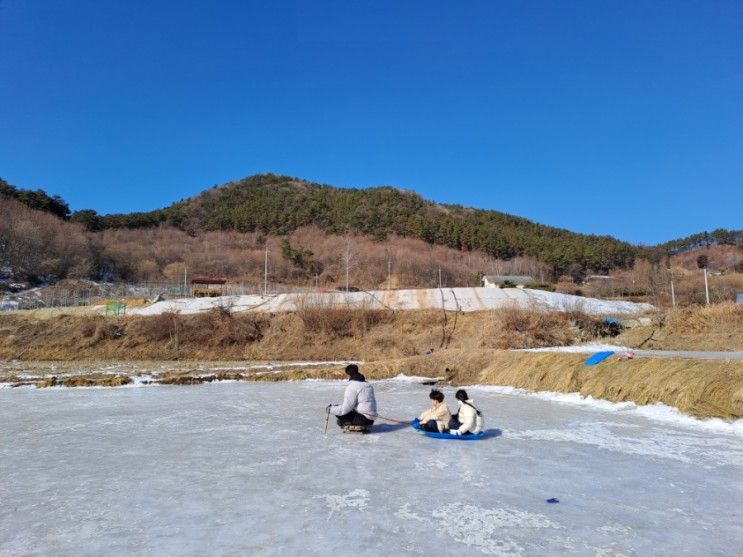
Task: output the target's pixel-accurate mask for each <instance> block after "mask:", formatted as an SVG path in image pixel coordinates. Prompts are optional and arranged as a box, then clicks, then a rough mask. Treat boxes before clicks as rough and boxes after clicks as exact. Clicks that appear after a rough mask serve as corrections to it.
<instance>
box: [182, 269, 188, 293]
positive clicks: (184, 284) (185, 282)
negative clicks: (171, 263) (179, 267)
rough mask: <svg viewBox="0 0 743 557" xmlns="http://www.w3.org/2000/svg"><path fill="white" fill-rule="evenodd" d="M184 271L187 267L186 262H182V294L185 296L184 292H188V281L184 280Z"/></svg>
mask: <svg viewBox="0 0 743 557" xmlns="http://www.w3.org/2000/svg"><path fill="white" fill-rule="evenodd" d="M186 273H187V268H186V264H185V263H184V264H183V295H184V296H186V292H188V281H187V280H186Z"/></svg>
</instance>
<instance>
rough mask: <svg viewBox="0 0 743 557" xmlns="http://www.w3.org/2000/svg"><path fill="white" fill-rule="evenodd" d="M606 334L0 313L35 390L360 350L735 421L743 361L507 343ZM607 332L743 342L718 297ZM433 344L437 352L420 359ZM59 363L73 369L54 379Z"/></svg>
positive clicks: (381, 359)
mask: <svg viewBox="0 0 743 557" xmlns="http://www.w3.org/2000/svg"><path fill="white" fill-rule="evenodd" d="M602 332H605V331H604V329H603V327H602V324H601V322H600V320H598V319H596V318H591V317H587V316H585V315H565V314H558V313H542V312H538V311H524V310H515V309H509V310H500V311H493V312H479V313H468V314H453V313H447V314H444V313H442V312H440V311H438V312H436V311H418V312H394V313H393V312H384V311H372V310H366V309H363V308H361V309H356V310H352V309H341V308H327V307H325V308H321V307H306V308H303V309H302V310H301V311H299V312H297V313H286V314H273V315H272V314H259V313H246V314H235V315H230V314H229V313H227V312H220V311H213V312H209V313H205V314H200V315H191V316H184V315H177V314H163V315H159V316H153V317H119V318H104V317H102V316H92V315H57V316H54V317H50V318H49V319H45V320H40V319H38V318H36V317H34V316H30V315H25V314H23V313H21V312H19V313H16V314H10V313H7V314H3V315H0V359H3V360H6V361H11V360H23V361H24V362H26V363H24V364H6V365H5V366H3V367H5V368H6V371H5V372H0V380H4V381H6V382H8V381H10V382H13V381H15V382H17V383H24V382H29V381H34V382H38V384H39V386H47V385H53V384H66V385H69V386H76V385H91V384H106V385H112V386H115V385H117V384H125V383H126V382H128V381H130V377H131V376H133V375H136V374H138V373H143V372H147V373H151V374H152V375H153V379H154V380H155V381H157V382H161V383H177V384H191V383H199V382H203V381H212V380H219V379H241V380H282V379H301V378H309V377H337V378H340V377H341V376H342V371H341V369H340V367H339V366H324V367H309V366H306V367H299V368H296V367H292V368H289V367H285V368H282V367H280V366H279V367H277V368H275V369H274V370H273V371H272V372H259V371H255V370H251V369H249V368H248V367H247V366H246V365H245V364H244V361H245V360H250V361H272V362H280V361H291V360H339V359H358V360H364V361H365V362H367V363H366V364H365V365H364V372H365V373H366V374H367V376H368V377H370V378H383V377H390V376H394V375H396V374H398V373H408V374H417V375H425V376H433V377H444V378H445V380H447V381H451V382H452V383H454V384H472V383H480V384H497V385H510V386H514V387H522V388H527V389H533V390H552V391H562V392H580V393H582V394H584V395H591V396H593V397H596V398H603V399H607V400H612V401H628V400H631V401H634V402H637V403H639V404H646V403H652V402H663V403H665V404H668V405H671V406H675V407H678V408H679V409H681V410H683V411H685V412H688V413H691V414H694V415H697V416H718V417H724V418H739V417H743V362H740V361H693V360H688V359H647V358H637V359H634V360H629V361H618V360H617V359H616V358H612V359H610V360H607V361H606V362H603V363H602V364H600V365H598V366H594V367H586V366H585V365H584V364H583V360H584V359H585V356H579V355H570V354H544V353H519V352H507V351H505V349H508V348H526V347H539V346H553V345H561V344H572V343H576V342H580V341H586V340H599V341H602V340H609V339H606V338H601V336H600V335H601V333H602ZM611 341H612V342H613V343H616V344H623V345H626V346H632V347H641V348H655V349H685V350H735V349H737V350H741V349H743V307H739V306H735V305H732V304H723V305H717V306H711V307H709V308H693V309H685V310H678V311H674V312H670V313H667V314H662V315H658V316H655V317H654V319H653V325H651V326H649V327H638V328H634V329H630V330H628V331H626V332H625V333H623V334H622V335H621V336H620V337H618V338H616V339H611ZM431 348H432V349H433V354H432V355H421V354H422V353H423V352H425V351H427V350H429V349H431ZM42 360H45V361H49V360H54V361H56V362H68V364H66V365H65V364H61V365H60V364H59V363H58V364H56V365H57V368H56V369H57V371H55V372H52V371H50V370H49V369H48V366H44V365H41V364H33V363H31V362H33V361H42ZM156 360H157V361H171V362H172V361H177V364H176V365H175V366H173V365H170V366H165V367H164V368H161V366H159V365H155V364H151V363H148V362H152V361H156ZM83 361H87V362H90V363H89V364H88V365H86V366H85V367H88V368H89V369H91V370H95V369H100V365H99V364H92V362H107V363H110V362H141V363H139V364H129V365H128V368H127V370H126V371H122V372H121V373H119V374H115V375H112V374H110V373H108V374H100V373H97V374H96V373H92V372H91V373H78V374H75V373H73V372H72V371H73V370H74V369H80V367H81V363H80V362H83ZM208 361H212V362H217V361H222V362H224V361H239V362H243V363H242V364H236V365H233V366H229V369H225V367H227V366H221V367H222V369H217V368H219V367H220V366H214V365H212V366H208V365H206V366H205V365H204V364H203V362H208ZM73 362H74V364H73ZM193 362H199V363H193ZM173 367H177V368H178V370H177V371H174V370H173V369H172V368H173ZM63 368H67V369H68V373H64V374H60V373H59V370H60V369H63ZM168 368H171V369H168ZM20 369H23V370H29V369H37V370H38V372H39V375H38V378H37V379H31V380H29V379H25V380H24V379H22V378H20V377H19V376H18V374H17V373H16V372H17V371H18V370H20ZM53 373H57V374H58V375H59V376H57V375H53ZM3 375H4V377H3ZM52 376H54V377H56V378H55V379H52Z"/></svg>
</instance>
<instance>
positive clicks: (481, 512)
mask: <svg viewBox="0 0 743 557" xmlns="http://www.w3.org/2000/svg"><path fill="white" fill-rule="evenodd" d="M432 516H433V517H434V518H438V519H439V520H440V523H439V527H438V528H439V530H440V531H443V532H446V533H447V534H449V536H451V537H452V538H453V539H454V540H455V541H457V542H459V543H463V544H465V545H467V546H469V547H476V548H478V549H479V550H480V551H481V552H483V553H486V554H489V555H514V554H515V555H521V554H523V552H524V548H523V547H521V546H519V545H518V544H517V543H516V542H515V541H513V540H512V539H509V538H507V537H501V536H502V533H503V530H504V529H506V528H562V526H560V525H559V524H557V523H555V522H552V521H551V520H550V519H548V518H547V517H546V516H544V515H541V514H535V513H530V512H527V511H520V510H517V509H505V508H498V509H484V508H480V507H476V506H474V505H467V504H465V503H452V504H450V505H447V506H445V507H443V508H441V509H437V510H435V511H433V513H432ZM496 535H498V536H497V537H496Z"/></svg>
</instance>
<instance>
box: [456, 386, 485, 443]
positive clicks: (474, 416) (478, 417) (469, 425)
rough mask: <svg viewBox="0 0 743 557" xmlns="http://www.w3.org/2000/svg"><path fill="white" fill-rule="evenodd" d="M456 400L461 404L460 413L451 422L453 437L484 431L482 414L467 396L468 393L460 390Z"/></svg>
mask: <svg viewBox="0 0 743 557" xmlns="http://www.w3.org/2000/svg"><path fill="white" fill-rule="evenodd" d="M454 398H456V399H457V403H459V412H457V414H456V415H455V417H453V418H452V419H451V421H450V422H449V433H451V434H452V435H467V434H470V433H480V432H481V431H482V426H483V420H482V414H481V413H480V411H479V410H478V409H477V407H475V404H474V403H473V402H472V400H470V398H469V397H468V396H467V391H465V390H464V389H459V390H458V391H457V392H456V394H455V395H454Z"/></svg>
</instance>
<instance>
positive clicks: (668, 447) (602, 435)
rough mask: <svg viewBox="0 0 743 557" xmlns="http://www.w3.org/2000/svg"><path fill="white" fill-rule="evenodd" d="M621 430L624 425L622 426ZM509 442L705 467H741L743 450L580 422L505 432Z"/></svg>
mask: <svg viewBox="0 0 743 557" xmlns="http://www.w3.org/2000/svg"><path fill="white" fill-rule="evenodd" d="M622 427H624V425H623V426H622ZM507 435H508V437H509V438H511V439H522V440H529V441H557V442H569V443H577V444H582V445H592V446H595V447H598V448H601V449H604V450H608V451H612V452H617V453H622V454H635V455H640V456H646V457H653V458H660V459H665V460H675V461H678V462H683V463H691V462H695V461H698V460H699V459H700V458H702V459H703V460H704V461H706V462H707V463H708V465H710V466H712V465H714V466H719V465H731V466H743V448H742V449H736V448H734V447H730V446H729V445H728V444H727V443H724V442H722V441H721V440H720V439H718V438H715V437H707V438H705V437H702V438H699V437H693V436H689V435H686V434H684V433H681V432H678V433H674V432H672V431H669V432H667V435H666V436H663V437H656V436H654V437H651V438H644V437H638V436H634V435H633V436H624V435H622V433H621V431H620V430H619V429H618V428H617V427H615V425H614V424H611V423H603V422H580V423H573V424H569V425H568V427H567V428H566V429H536V430H522V431H512V430H509V431H508V432H507Z"/></svg>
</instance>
